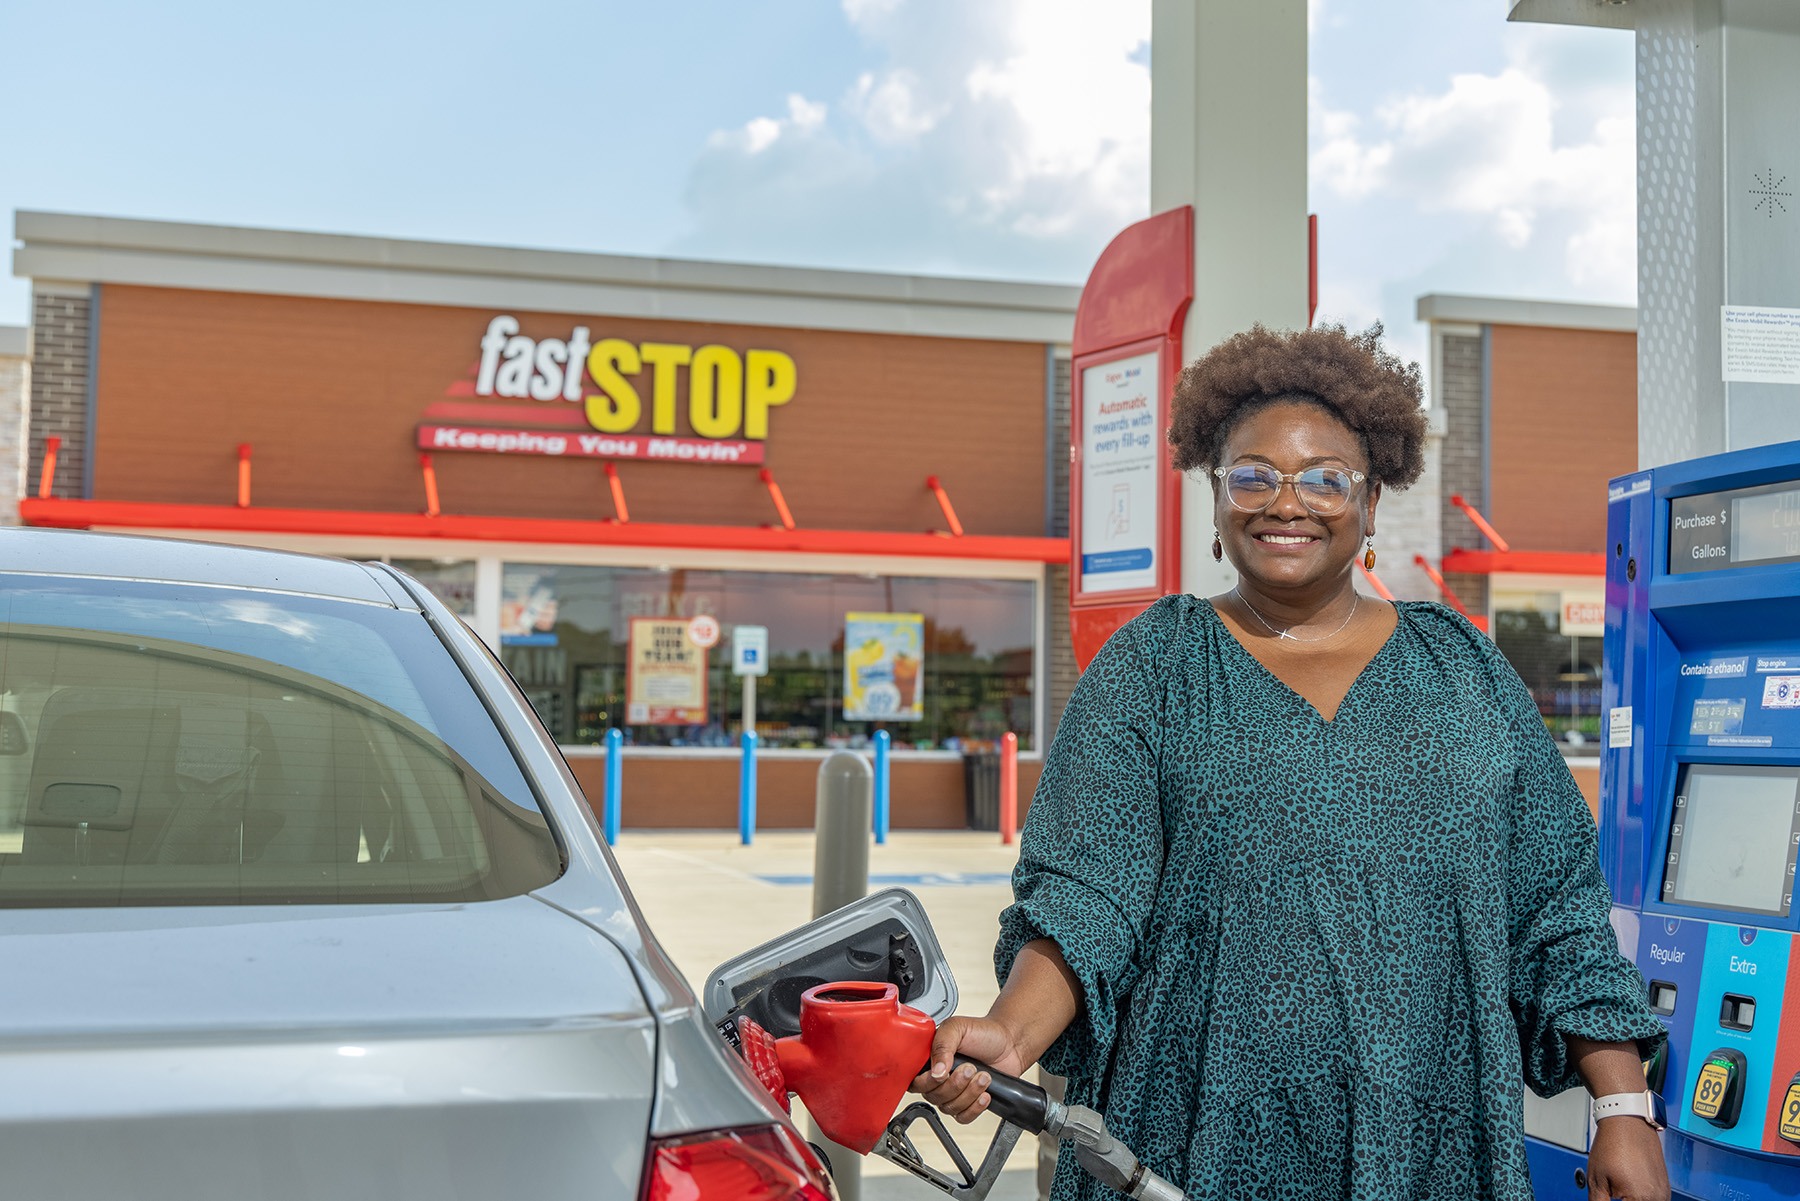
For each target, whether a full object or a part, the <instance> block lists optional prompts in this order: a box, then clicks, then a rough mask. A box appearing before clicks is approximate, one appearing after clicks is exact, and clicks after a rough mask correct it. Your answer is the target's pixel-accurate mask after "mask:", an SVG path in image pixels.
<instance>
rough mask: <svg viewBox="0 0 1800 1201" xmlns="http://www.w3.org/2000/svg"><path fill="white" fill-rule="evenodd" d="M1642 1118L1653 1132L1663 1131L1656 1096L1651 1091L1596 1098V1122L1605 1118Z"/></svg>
mask: <svg viewBox="0 0 1800 1201" xmlns="http://www.w3.org/2000/svg"><path fill="white" fill-rule="evenodd" d="M1623 1117H1632V1118H1642V1119H1644V1121H1646V1122H1648V1123H1649V1124H1650V1128H1651V1129H1653V1130H1661V1129H1662V1123H1661V1122H1659V1121H1657V1120H1656V1094H1655V1093H1653V1092H1651V1091H1650V1090H1649V1089H1645V1090H1644V1091H1643V1092H1641V1093H1609V1094H1607V1095H1606V1096H1604V1097H1595V1098H1594V1121H1596V1122H1598V1121H1600V1120H1601V1119H1603V1118H1623Z"/></svg>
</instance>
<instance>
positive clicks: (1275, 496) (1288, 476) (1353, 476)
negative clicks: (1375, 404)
mask: <svg viewBox="0 0 1800 1201" xmlns="http://www.w3.org/2000/svg"><path fill="white" fill-rule="evenodd" d="M1243 467H1248V468H1250V469H1251V470H1255V469H1256V468H1258V467H1260V468H1263V469H1264V470H1266V471H1269V472H1271V473H1272V474H1273V475H1274V476H1275V490H1274V491H1273V492H1271V493H1269V499H1268V502H1267V503H1266V504H1264V505H1263V506H1262V508H1260V509H1246V508H1245V507H1244V506H1243V505H1240V504H1238V502H1237V500H1236V498H1234V497H1233V496H1232V494H1231V483H1230V481H1228V480H1227V479H1226V478H1225V477H1226V475H1227V474H1228V473H1229V472H1233V471H1236V470H1238V469H1239V468H1243ZM1308 471H1337V472H1341V473H1343V474H1344V475H1347V476H1349V477H1350V488H1351V489H1354V488H1355V487H1356V486H1357V485H1358V484H1360V483H1362V482H1363V481H1364V480H1366V479H1368V478H1369V477H1368V475H1366V474H1365V473H1363V472H1361V471H1356V470H1353V469H1352V468H1349V467H1304V468H1302V469H1300V470H1299V471H1276V470H1275V468H1274V467H1272V466H1271V465H1269V464H1267V463H1233V464H1232V465H1231V466H1230V467H1215V468H1213V475H1215V476H1217V477H1218V480H1219V484H1220V486H1221V487H1222V488H1224V490H1225V499H1226V501H1227V502H1229V503H1230V505H1231V507H1232V508H1234V509H1236V510H1237V511H1238V512H1240V513H1267V512H1268V511H1269V508H1270V506H1272V505H1273V504H1274V503H1275V502H1276V501H1277V500H1279V499H1280V498H1281V487H1282V485H1283V484H1286V485H1287V486H1288V487H1290V488H1292V489H1293V490H1294V499H1295V500H1298V501H1299V502H1300V507H1301V508H1303V509H1305V510H1306V511H1307V512H1308V513H1311V514H1312V515H1313V516H1314V517H1336V516H1337V515H1338V514H1339V513H1342V512H1345V511H1346V510H1348V509H1349V508H1350V492H1349V491H1348V490H1346V491H1345V493H1344V507H1343V508H1341V509H1333V510H1332V511H1331V512H1329V513H1321V512H1319V511H1318V510H1316V509H1314V508H1313V507H1312V506H1311V505H1309V504H1307V503H1306V497H1305V495H1303V494H1302V493H1301V491H1300V477H1301V476H1303V475H1305V474H1306V473H1307V472H1308Z"/></svg>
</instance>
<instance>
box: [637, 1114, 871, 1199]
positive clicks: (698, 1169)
mask: <svg viewBox="0 0 1800 1201" xmlns="http://www.w3.org/2000/svg"><path fill="white" fill-rule="evenodd" d="M836 1197H837V1194H836V1192H835V1191H833V1189H832V1187H831V1178H830V1177H829V1176H827V1175H826V1174H825V1171H824V1169H823V1168H821V1167H820V1166H819V1163H818V1161H817V1160H816V1159H815V1158H814V1157H813V1155H812V1153H811V1152H810V1151H808V1150H807V1149H806V1148H805V1147H804V1146H802V1145H801V1144H800V1142H799V1141H798V1140H797V1139H795V1138H794V1136H793V1135H792V1134H790V1133H788V1131H786V1130H785V1129H783V1128H782V1127H779V1126H754V1127H750V1128H748V1129H742V1130H715V1131H712V1132H710V1133H707V1134H686V1135H682V1136H681V1137H680V1138H669V1139H658V1140H656V1141H655V1142H653V1143H651V1144H650V1166H649V1170H648V1171H647V1172H646V1173H645V1175H644V1197H643V1201H728V1199H729V1201H835V1198H836Z"/></svg>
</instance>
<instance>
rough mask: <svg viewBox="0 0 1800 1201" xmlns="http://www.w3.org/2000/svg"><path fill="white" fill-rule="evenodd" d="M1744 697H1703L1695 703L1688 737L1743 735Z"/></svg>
mask: <svg viewBox="0 0 1800 1201" xmlns="http://www.w3.org/2000/svg"><path fill="white" fill-rule="evenodd" d="M1745 705H1746V698H1744V697H1730V698H1726V697H1701V698H1700V699H1699V700H1697V701H1695V702H1694V719H1693V721H1691V722H1689V723H1688V735H1689V736H1690V737H1693V738H1699V737H1701V736H1702V735H1705V736H1714V735H1720V734H1741V733H1743V732H1744V708H1745Z"/></svg>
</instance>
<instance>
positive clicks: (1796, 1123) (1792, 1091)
mask: <svg viewBox="0 0 1800 1201" xmlns="http://www.w3.org/2000/svg"><path fill="white" fill-rule="evenodd" d="M1781 1137H1782V1138H1785V1139H1786V1140H1788V1142H1790V1143H1800V1081H1796V1082H1795V1083H1793V1084H1790V1085H1788V1090H1787V1096H1785V1097H1783V1098H1782V1099H1781Z"/></svg>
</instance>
